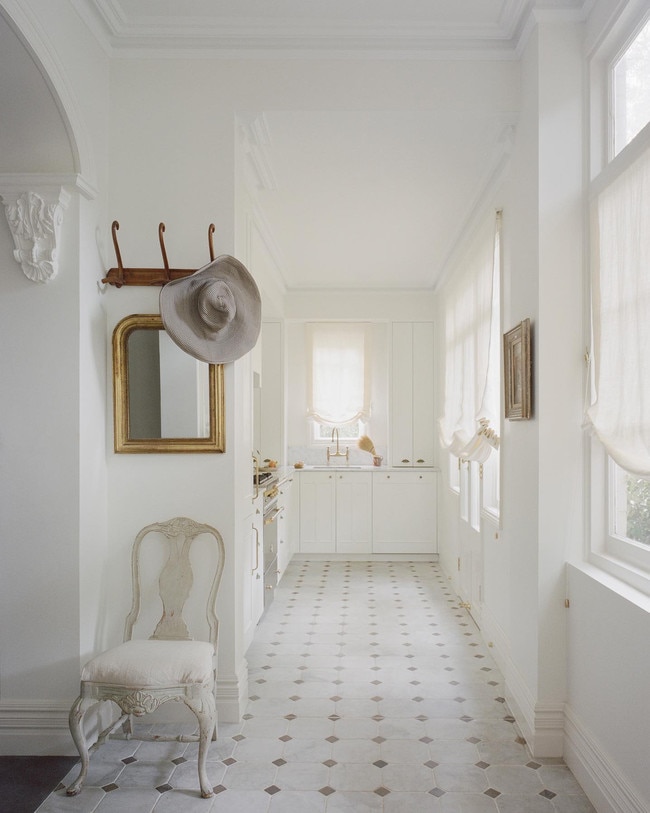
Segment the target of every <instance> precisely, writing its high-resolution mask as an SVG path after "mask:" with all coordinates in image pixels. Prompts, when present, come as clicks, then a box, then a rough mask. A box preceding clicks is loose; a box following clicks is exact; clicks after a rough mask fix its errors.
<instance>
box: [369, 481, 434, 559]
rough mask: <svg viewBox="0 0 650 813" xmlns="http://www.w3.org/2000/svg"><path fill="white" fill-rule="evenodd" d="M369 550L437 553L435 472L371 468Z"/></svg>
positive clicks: (374, 551) (378, 551) (375, 551)
mask: <svg viewBox="0 0 650 813" xmlns="http://www.w3.org/2000/svg"><path fill="white" fill-rule="evenodd" d="M372 477H373V484H372V488H373V495H372V496H373V499H372V552H373V553H437V550H438V545H437V510H436V505H437V474H436V472H433V471H426V472H425V471H387V472H373V474H372Z"/></svg>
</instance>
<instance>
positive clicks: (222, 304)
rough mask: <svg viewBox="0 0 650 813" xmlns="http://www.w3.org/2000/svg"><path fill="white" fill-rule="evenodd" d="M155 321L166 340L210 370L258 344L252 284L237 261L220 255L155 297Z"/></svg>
mask: <svg viewBox="0 0 650 813" xmlns="http://www.w3.org/2000/svg"><path fill="white" fill-rule="evenodd" d="M160 315H161V316H162V320H163V325H164V326H165V330H166V331H167V333H168V334H169V336H170V337H171V339H172V340H173V341H174V342H175V343H176V344H177V345H178V346H179V347H180V348H181V350H184V351H185V352H186V353H189V354H190V356H193V357H194V358H196V359H199V360H200V361H206V362H208V363H209V364H224V363H226V362H229V361H236V360H237V359H238V358H241V357H242V356H244V355H245V354H246V353H248V351H249V350H251V349H252V348H253V347H254V346H255V343H256V342H257V337H258V336H259V333H260V326H261V320H262V303H261V297H260V292H259V289H258V287H257V284H256V283H255V280H254V279H253V277H252V276H251V274H250V273H249V272H248V270H247V269H246V268H245V267H244V265H243V264H242V263H240V262H239V260H237V259H235V258H234V257H231V256H230V255H228V254H222V255H221V256H220V257H217V258H216V259H215V260H212V262H210V263H208V265H205V266H203V268H199V270H198V271H196V273H194V274H192V275H190V276H189V277H182V278H181V279H176V280H173V281H172V282H168V283H167V284H166V285H165V286H164V287H163V288H162V290H161V291H160Z"/></svg>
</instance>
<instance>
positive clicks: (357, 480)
mask: <svg viewBox="0 0 650 813" xmlns="http://www.w3.org/2000/svg"><path fill="white" fill-rule="evenodd" d="M336 552H337V553H371V552H372V474H371V473H370V472H362V471H354V472H337V474H336Z"/></svg>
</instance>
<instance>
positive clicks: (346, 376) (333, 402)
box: [306, 322, 370, 426]
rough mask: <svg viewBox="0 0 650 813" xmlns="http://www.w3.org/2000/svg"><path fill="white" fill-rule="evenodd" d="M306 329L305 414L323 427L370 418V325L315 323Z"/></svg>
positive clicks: (308, 325)
mask: <svg viewBox="0 0 650 813" xmlns="http://www.w3.org/2000/svg"><path fill="white" fill-rule="evenodd" d="M306 330H307V346H308V356H307V369H308V375H307V397H308V404H307V414H308V416H309V417H310V418H312V419H313V420H314V421H317V422H318V423H321V424H324V425H326V426H343V425H346V424H352V423H354V422H356V421H360V420H361V421H367V420H368V417H369V415H370V352H369V338H370V331H369V326H368V325H367V324H363V323H352V322H350V323H347V322H314V323H310V324H307V325H306Z"/></svg>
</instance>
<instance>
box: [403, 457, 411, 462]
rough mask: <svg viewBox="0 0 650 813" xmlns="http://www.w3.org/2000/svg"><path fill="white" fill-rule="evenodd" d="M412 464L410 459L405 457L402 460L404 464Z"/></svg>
mask: <svg viewBox="0 0 650 813" xmlns="http://www.w3.org/2000/svg"><path fill="white" fill-rule="evenodd" d="M410 462H411V461H410V460H409V459H408V457H403V458H402V463H410Z"/></svg>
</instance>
